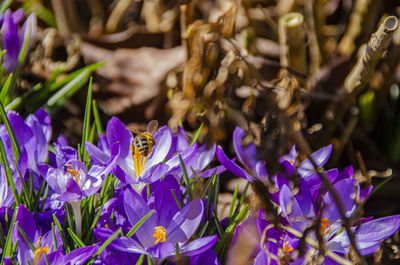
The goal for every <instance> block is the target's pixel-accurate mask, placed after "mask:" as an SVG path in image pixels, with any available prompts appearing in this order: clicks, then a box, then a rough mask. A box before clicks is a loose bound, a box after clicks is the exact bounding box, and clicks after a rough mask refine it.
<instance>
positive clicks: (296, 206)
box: [279, 170, 400, 264]
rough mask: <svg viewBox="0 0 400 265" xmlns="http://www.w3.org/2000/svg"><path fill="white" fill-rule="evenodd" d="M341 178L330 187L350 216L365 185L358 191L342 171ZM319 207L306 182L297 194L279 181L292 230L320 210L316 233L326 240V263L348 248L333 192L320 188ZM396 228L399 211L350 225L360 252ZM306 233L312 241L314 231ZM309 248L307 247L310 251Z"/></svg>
mask: <svg viewBox="0 0 400 265" xmlns="http://www.w3.org/2000/svg"><path fill="white" fill-rule="evenodd" d="M348 172H349V171H348V170H347V171H346V173H345V174H344V175H342V176H341V177H342V179H341V180H339V181H337V182H336V183H334V184H333V188H334V189H335V191H336V192H337V194H338V196H339V197H340V200H341V203H342V205H343V208H344V210H345V213H346V216H347V217H350V216H351V214H352V213H353V212H354V210H355V208H356V202H360V201H363V200H365V199H366V196H368V194H369V192H370V190H371V189H370V188H367V189H366V190H364V191H363V192H360V188H359V185H358V182H357V181H356V180H355V179H353V178H349V177H347V176H346V175H347V174H348ZM321 197H322V203H321V207H320V208H318V207H317V206H316V204H315V200H313V198H312V193H311V191H310V189H309V188H308V187H307V186H306V185H304V184H303V185H301V186H300V188H299V191H298V193H297V194H293V190H292V189H291V188H290V187H289V186H286V185H283V186H282V188H281V189H280V191H279V205H280V207H281V210H282V213H281V214H282V216H284V217H285V218H286V220H287V221H288V223H289V224H290V226H291V227H292V228H293V229H295V230H296V231H298V232H300V234H302V233H303V231H304V230H305V229H306V228H307V227H309V226H310V225H312V224H313V223H314V222H315V218H317V216H318V214H319V213H320V212H321V211H322V213H321V220H320V222H321V225H320V231H319V233H320V234H321V235H322V236H323V238H324V240H325V241H326V246H327V250H328V251H330V252H332V253H333V254H331V256H329V257H327V260H328V261H329V262H330V263H329V264H341V263H336V262H335V261H334V259H332V256H333V255H339V258H340V254H347V252H348V250H349V246H350V243H349V239H348V236H347V233H346V232H345V231H341V230H340V229H341V227H342V220H341V216H340V213H339V210H338V208H337V206H336V203H335V201H334V199H333V196H332V194H331V193H330V192H327V191H325V192H322V193H321ZM399 228H400V215H395V216H390V217H385V218H380V219H376V220H367V221H365V222H364V223H362V224H360V225H358V226H355V227H353V230H354V231H355V239H356V244H357V247H358V249H359V250H360V253H361V254H362V255H367V254H371V253H373V252H375V251H376V250H377V248H378V247H379V245H380V244H381V242H382V240H384V239H386V238H388V237H390V236H391V235H392V234H393V233H395V232H396V231H397V230H398V229H399ZM309 237H310V238H311V239H312V240H314V241H315V234H312V233H311V234H309ZM312 249H313V248H312V247H310V251H311V250H312Z"/></svg>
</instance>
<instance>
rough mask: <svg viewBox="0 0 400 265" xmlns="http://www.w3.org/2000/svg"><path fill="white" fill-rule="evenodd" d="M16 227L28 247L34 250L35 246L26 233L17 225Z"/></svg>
mask: <svg viewBox="0 0 400 265" xmlns="http://www.w3.org/2000/svg"><path fill="white" fill-rule="evenodd" d="M17 229H18V231H19V233H20V234H21V236H22V237H23V238H24V240H25V242H26V243H27V244H28V245H29V247H30V249H31V250H32V251H35V250H36V248H35V246H34V245H33V244H32V242H31V241H30V240H29V238H28V236H27V235H26V233H25V232H24V230H22V229H21V227H20V226H19V225H17Z"/></svg>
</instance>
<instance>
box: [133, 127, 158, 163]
mask: <svg viewBox="0 0 400 265" xmlns="http://www.w3.org/2000/svg"><path fill="white" fill-rule="evenodd" d="M154 144H155V141H154V138H153V136H152V134H151V133H147V132H145V133H141V134H138V135H137V136H136V137H135V146H136V147H137V150H138V151H139V153H140V154H141V155H142V156H145V157H147V156H148V155H149V154H150V153H151V149H152V148H153V146H154Z"/></svg>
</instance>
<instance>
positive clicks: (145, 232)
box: [124, 188, 157, 247]
mask: <svg viewBox="0 0 400 265" xmlns="http://www.w3.org/2000/svg"><path fill="white" fill-rule="evenodd" d="M124 207H125V212H126V215H127V217H128V220H129V222H130V223H131V225H132V226H134V225H136V224H137V222H139V221H140V219H141V218H143V216H145V215H146V214H148V213H149V212H150V208H149V207H148V206H147V204H146V202H145V201H144V200H143V199H142V197H140V195H139V194H137V193H136V192H135V191H134V190H132V189H130V188H128V189H126V191H125V193H124ZM156 226H157V213H153V214H152V215H151V216H150V217H149V218H148V219H147V220H146V221H145V222H144V223H143V224H142V225H141V226H140V227H139V228H138V230H137V231H136V233H135V235H136V236H137V238H138V239H139V241H140V243H142V245H143V246H144V247H149V246H153V245H154V242H155V238H154V237H153V231H154V228H155V227H156Z"/></svg>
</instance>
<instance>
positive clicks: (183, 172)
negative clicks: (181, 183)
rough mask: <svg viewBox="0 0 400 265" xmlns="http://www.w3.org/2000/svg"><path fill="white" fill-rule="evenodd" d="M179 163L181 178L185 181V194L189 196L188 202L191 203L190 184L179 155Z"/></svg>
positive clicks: (191, 192)
mask: <svg viewBox="0 0 400 265" xmlns="http://www.w3.org/2000/svg"><path fill="white" fill-rule="evenodd" d="M179 162H180V164H181V169H182V176H183V179H184V180H185V184H186V190H187V193H188V195H189V201H191V200H193V191H192V184H191V182H190V180H189V177H188V174H187V171H186V167H185V164H184V163H183V160H182V156H181V155H179Z"/></svg>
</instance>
